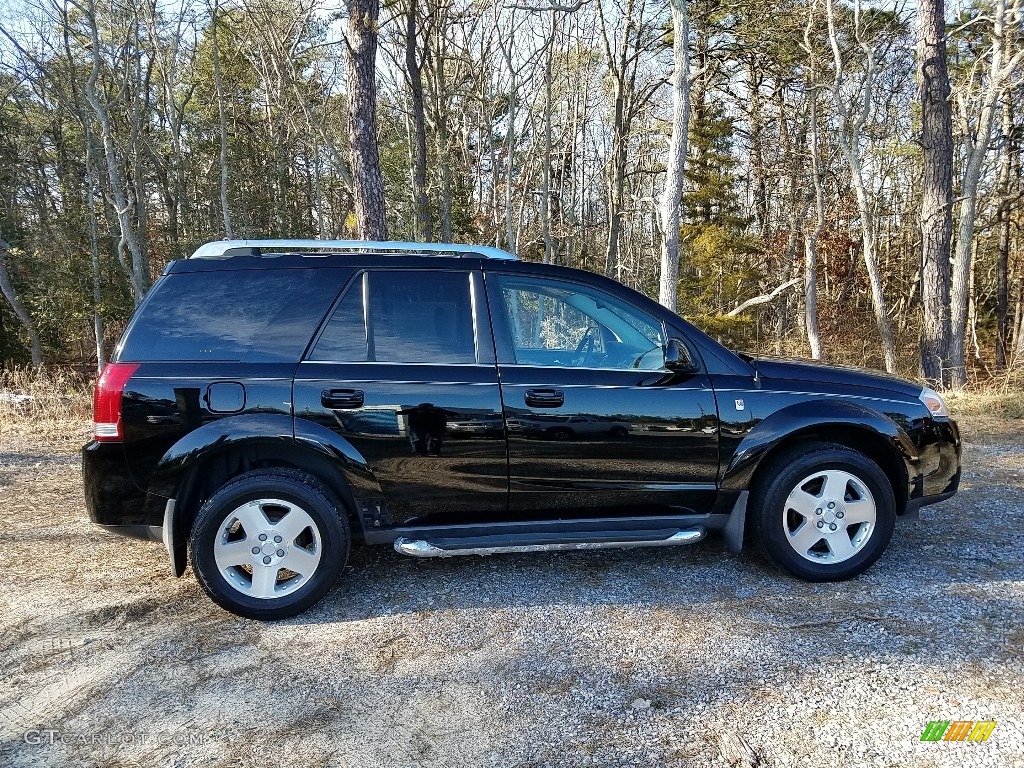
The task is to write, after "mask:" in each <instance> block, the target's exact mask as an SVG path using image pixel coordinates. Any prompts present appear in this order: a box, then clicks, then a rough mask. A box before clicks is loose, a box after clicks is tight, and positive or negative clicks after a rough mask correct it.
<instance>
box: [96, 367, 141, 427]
mask: <svg viewBox="0 0 1024 768" xmlns="http://www.w3.org/2000/svg"><path fill="white" fill-rule="evenodd" d="M138 368H139V364H138V363H108V364H107V365H106V367H105V368H104V369H103V373H101V374H100V377H99V379H97V380H96V389H94V390H93V394H92V436H93V438H94V439H95V440H96V441H97V442H100V443H106V442H115V441H118V440H120V439H121V393H122V392H124V385H125V384H127V383H128V379H130V378H131V377H132V375H133V374H134V373H135V371H137V370H138Z"/></svg>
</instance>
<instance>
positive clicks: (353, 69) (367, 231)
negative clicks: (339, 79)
mask: <svg viewBox="0 0 1024 768" xmlns="http://www.w3.org/2000/svg"><path fill="white" fill-rule="evenodd" d="M345 5H346V8H347V9H348V24H347V26H346V28H345V46H346V48H347V49H348V51H347V52H348V56H347V58H346V62H345V63H346V70H347V72H348V100H349V126H348V132H349V141H350V145H351V148H350V151H351V157H352V161H351V162H352V179H353V187H354V188H353V191H354V193H355V204H356V228H357V229H358V231H359V237H361V238H363V239H364V240H387V239H388V225H387V220H386V219H385V208H384V181H383V178H382V177H381V172H380V151H379V150H378V147H377V71H376V62H377V18H378V16H379V13H380V0H346V2H345Z"/></svg>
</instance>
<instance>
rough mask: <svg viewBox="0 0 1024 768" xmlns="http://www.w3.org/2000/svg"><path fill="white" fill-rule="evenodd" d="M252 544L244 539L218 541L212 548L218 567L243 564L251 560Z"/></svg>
mask: <svg viewBox="0 0 1024 768" xmlns="http://www.w3.org/2000/svg"><path fill="white" fill-rule="evenodd" d="M251 546H252V545H251V544H250V542H249V541H248V540H246V539H240V540H238V541H229V542H226V543H220V542H218V543H217V544H216V545H215V546H214V548H213V557H214V559H215V560H216V561H217V567H218V568H230V567H231V566H233V565H245V564H246V563H250V562H252V551H251V549H250V547H251Z"/></svg>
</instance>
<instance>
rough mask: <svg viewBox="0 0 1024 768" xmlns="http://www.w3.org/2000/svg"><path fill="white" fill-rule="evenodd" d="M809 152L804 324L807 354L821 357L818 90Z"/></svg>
mask: <svg viewBox="0 0 1024 768" xmlns="http://www.w3.org/2000/svg"><path fill="white" fill-rule="evenodd" d="M810 99H811V107H810V113H811V114H810V123H811V124H810V134H811V135H810V143H811V146H810V155H811V177H812V181H813V183H814V213H815V223H814V229H813V230H811V232H810V233H807V234H805V235H804V326H805V328H806V329H807V344H808V345H809V346H810V348H811V357H812V358H813V359H814V360H820V359H821V333H820V332H819V330H818V238H820V237H821V231H822V230H823V229H824V228H825V185H824V183H823V182H822V179H821V161H820V152H819V149H820V148H819V145H818V92H817V91H816V90H812V91H811V94H810Z"/></svg>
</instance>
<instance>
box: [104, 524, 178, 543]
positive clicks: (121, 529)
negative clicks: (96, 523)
mask: <svg viewBox="0 0 1024 768" xmlns="http://www.w3.org/2000/svg"><path fill="white" fill-rule="evenodd" d="M100 528H102V529H103V530H105V531H106V532H107V533H113V534H114V535H115V536H127V537H128V538H130V539H142V540H143V541H163V540H164V529H163V528H162V527H161V526H159V525H101V526H100Z"/></svg>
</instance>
